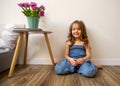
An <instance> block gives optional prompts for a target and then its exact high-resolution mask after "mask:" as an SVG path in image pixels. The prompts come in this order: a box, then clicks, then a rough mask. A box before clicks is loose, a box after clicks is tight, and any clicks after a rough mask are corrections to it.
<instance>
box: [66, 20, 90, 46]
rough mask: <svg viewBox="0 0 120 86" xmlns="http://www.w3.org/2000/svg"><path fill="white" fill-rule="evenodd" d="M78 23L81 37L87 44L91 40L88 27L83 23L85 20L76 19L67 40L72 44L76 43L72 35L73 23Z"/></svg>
mask: <svg viewBox="0 0 120 86" xmlns="http://www.w3.org/2000/svg"><path fill="white" fill-rule="evenodd" d="M75 23H76V24H78V26H79V28H80V30H81V37H80V40H81V41H83V42H84V45H85V46H87V45H88V43H89V41H88V36H87V32H86V27H85V24H84V23H83V21H78V20H75V21H74V22H73V23H72V24H71V25H70V28H69V35H68V40H67V41H70V43H71V45H70V46H72V45H73V44H74V43H75V38H74V37H73V35H72V26H73V24H75Z"/></svg>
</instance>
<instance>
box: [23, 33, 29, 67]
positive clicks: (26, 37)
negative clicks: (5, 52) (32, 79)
mask: <svg viewBox="0 0 120 86" xmlns="http://www.w3.org/2000/svg"><path fill="white" fill-rule="evenodd" d="M24 42H25V44H24V65H26V61H27V48H28V33H25V40H24Z"/></svg>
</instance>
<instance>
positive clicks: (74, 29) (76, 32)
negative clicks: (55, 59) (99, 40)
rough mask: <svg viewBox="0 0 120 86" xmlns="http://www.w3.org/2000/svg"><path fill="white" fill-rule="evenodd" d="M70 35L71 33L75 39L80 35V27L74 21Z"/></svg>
mask: <svg viewBox="0 0 120 86" xmlns="http://www.w3.org/2000/svg"><path fill="white" fill-rule="evenodd" d="M72 35H73V37H75V38H76V39H77V38H80V36H81V29H80V28H79V25H78V24H76V23H74V24H73V25H72Z"/></svg>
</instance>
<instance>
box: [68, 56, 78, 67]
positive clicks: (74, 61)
mask: <svg viewBox="0 0 120 86" xmlns="http://www.w3.org/2000/svg"><path fill="white" fill-rule="evenodd" d="M69 61H70V63H71V64H72V65H73V66H77V65H78V64H77V62H76V59H74V58H69Z"/></svg>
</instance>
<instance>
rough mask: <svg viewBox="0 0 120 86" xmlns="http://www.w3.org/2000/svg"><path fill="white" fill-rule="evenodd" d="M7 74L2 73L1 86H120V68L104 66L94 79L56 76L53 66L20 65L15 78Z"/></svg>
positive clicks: (76, 75) (17, 67)
mask: <svg viewBox="0 0 120 86" xmlns="http://www.w3.org/2000/svg"><path fill="white" fill-rule="evenodd" d="M7 73H8V71H5V72H2V73H0V86H120V66H103V69H102V70H98V72H97V74H96V76H95V77H93V78H87V77H84V76H82V75H80V74H77V73H74V74H68V75H56V74H55V72H54V67H53V66H52V65H26V66H23V65H19V66H16V69H15V73H14V76H13V77H11V78H8V77H7Z"/></svg>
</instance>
